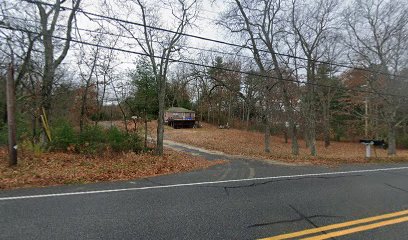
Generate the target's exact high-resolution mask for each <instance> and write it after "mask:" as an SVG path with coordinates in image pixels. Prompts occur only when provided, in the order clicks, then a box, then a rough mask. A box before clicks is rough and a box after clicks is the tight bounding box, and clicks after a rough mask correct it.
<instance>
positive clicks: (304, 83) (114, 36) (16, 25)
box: [0, 0, 408, 165]
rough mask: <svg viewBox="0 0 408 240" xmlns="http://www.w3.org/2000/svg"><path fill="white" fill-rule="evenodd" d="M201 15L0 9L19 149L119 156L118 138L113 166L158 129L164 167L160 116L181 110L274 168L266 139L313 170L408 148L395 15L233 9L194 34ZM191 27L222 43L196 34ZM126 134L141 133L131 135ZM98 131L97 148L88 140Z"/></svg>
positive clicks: (367, 2) (290, 6)
mask: <svg viewBox="0 0 408 240" xmlns="http://www.w3.org/2000/svg"><path fill="white" fill-rule="evenodd" d="M86 4H88V5H86ZM89 4H92V5H93V7H92V8H91V7H89ZM204 4H209V3H208V2H206V1H200V0H166V1H162V2H156V1H148V0H130V1H96V2H92V3H89V2H88V3H87V2H86V1H81V0H53V1H48V2H41V1H34V0H21V1H20V0H10V1H3V2H1V3H0V11H1V15H0V43H1V44H0V80H1V82H2V83H1V84H2V86H6V80H7V76H10V75H13V77H12V78H13V80H14V86H15V90H14V93H15V95H16V122H15V124H16V125H17V140H18V141H17V144H18V145H20V144H21V143H29V144H28V145H29V146H31V147H30V148H32V149H36V148H38V149H41V151H49V150H56V151H67V150H69V151H70V150H73V149H74V150H73V151H76V152H81V153H82V152H84V151H85V152H87V151H88V150H89V149H87V148H88V147H89V146H92V147H93V149H92V151H90V152H97V151H98V149H99V150H100V149H104V148H106V147H107V148H112V149H115V145H114V144H112V142H114V143H117V141H116V140H115V141H116V142H115V141H113V140H112V141H111V140H109V139H113V137H109V136H112V135H114V136H115V137H117V138H122V137H123V138H124V140H123V139H121V140H120V141H122V140H123V142H126V143H127V145H126V146H128V148H127V149H122V148H119V149H118V152H120V151H133V150H134V151H136V152H140V151H144V150H146V149H147V148H148V146H147V122H149V121H151V120H158V124H157V129H156V132H157V133H156V134H155V135H156V136H157V137H156V144H155V146H154V148H155V153H156V154H157V155H163V153H164V147H163V139H164V112H165V110H166V109H167V108H168V107H185V108H188V109H192V110H194V111H195V112H196V118H197V120H200V121H201V122H207V123H211V124H214V125H223V126H224V125H228V126H230V127H232V128H238V129H245V130H248V131H259V132H263V135H264V137H263V139H264V140H263V142H264V151H265V152H267V153H271V154H273V153H274V147H273V146H274V144H273V140H272V138H271V136H279V137H283V138H284V139H285V142H286V143H287V144H290V145H291V154H292V155H293V156H297V155H299V142H300V141H301V140H304V142H305V144H306V146H307V147H308V149H309V151H308V152H309V154H310V155H311V156H318V155H319V148H318V147H317V145H316V141H317V140H323V141H324V147H325V148H328V147H330V145H331V142H332V141H351V142H356V144H359V143H358V140H359V139H379V140H385V141H386V142H387V147H388V150H387V151H388V155H389V156H394V155H396V154H397V149H398V148H408V18H407V15H408V6H407V4H405V2H404V1H402V0H397V1H391V0H354V1H349V2H347V3H343V2H341V1H337V0H318V1H297V0H290V1H289V0H286V1H284V0H262V1H261V0H255V1H252V0H228V1H222V3H221V4H222V5H223V6H224V8H223V9H222V10H220V11H219V12H217V18H214V19H211V21H210V23H211V24H212V25H208V26H198V24H197V22H199V21H200V18H202V14H201V13H202V12H200V11H201V9H202V7H203V5H204ZM90 9H93V10H90ZM200 27H207V28H212V27H214V28H215V27H218V28H220V29H222V30H223V31H224V32H225V35H226V36H228V37H225V36H219V37H218V38H217V39H226V40H225V41H222V40H214V39H212V38H209V37H207V36H198V35H195V34H192V33H191V32H193V31H194V30H195V29H197V28H200ZM198 42H201V43H203V42H204V44H201V45H199V44H198ZM199 46H208V47H199ZM9 66H11V67H9ZM12 72H14V74H11V73H12ZM6 102H7V101H6V87H1V88H0V106H1V109H0V114H1V116H2V121H1V122H0V145H5V144H7V142H8V140H7V137H8V135H7V131H8V128H7V111H8V108H7V104H6ZM114 120H122V121H124V122H125V124H124V126H126V128H125V129H124V132H123V134H122V133H120V134H119V133H116V132H109V130H106V129H105V128H106V126H104V125H103V124H106V123H108V122H109V121H114ZM12 122H13V120H12ZM100 122H103V124H100ZM132 122H134V124H135V125H137V124H139V123H140V125H142V123H143V126H144V128H141V130H140V131H139V132H135V131H133V130H132V129H128V126H129V124H128V123H132ZM98 126H99V127H100V128H102V130H101V129H99V127H98ZM97 128H98V129H97ZM143 129H144V130H143ZM105 131H107V132H106V134H107V137H106V139H105V140H103V141H102V142H104V143H106V144H107V145H106V146H105V145H104V146H101V145H98V141H99V140H98V139H93V138H92V140H89V138H87V136H91V135H92V134H94V133H97V132H105ZM109 134H112V135H109ZM142 134H144V136H145V137H144V138H141V137H139V135H142ZM115 139H116V138H115ZM129 139H130V140H129ZM118 141H119V140H118ZM143 141H144V145H143V143H142V142H143ZM271 141H272V144H270V142H271ZM90 142H91V143H92V144H93V143H94V145H92V144H90ZM302 142H303V141H302ZM26 145H27V144H26ZM108 145H109V146H108ZM10 164H11V165H13V164H15V163H12V162H10Z"/></svg>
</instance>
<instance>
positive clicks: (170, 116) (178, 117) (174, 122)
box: [164, 107, 196, 128]
mask: <svg viewBox="0 0 408 240" xmlns="http://www.w3.org/2000/svg"><path fill="white" fill-rule="evenodd" d="M164 119H165V122H166V123H167V124H168V125H169V126H172V127H173V128H193V127H194V126H195V123H196V120H195V112H194V111H192V110H189V109H186V108H182V107H171V108H169V109H167V111H166V112H165V114H164Z"/></svg>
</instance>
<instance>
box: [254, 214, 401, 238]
mask: <svg viewBox="0 0 408 240" xmlns="http://www.w3.org/2000/svg"><path fill="white" fill-rule="evenodd" d="M407 214H408V210H404V211H399V212H394V213H387V214H384V215H379V216H374V217H368V218H362V219H357V220H353V221H349V222H343V223H336V224H331V225H327V226H324V227H318V228H312V229H307V230H303V231H299V232H293V233H287V234H282V235H278V236H274V237H269V238H262V239H260V240H282V239H289V238H296V237H301V236H306V235H310V234H314V233H322V232H325V231H329V230H335V229H339V228H345V227H352V226H355V225H358V224H363V223H372V222H375V221H379V220H384V219H389V218H395V217H401V216H403V215H407ZM367 226H370V225H366V226H362V227H367ZM381 226H383V225H381ZM381 226H378V227H381ZM384 226H385V225H384ZM351 229H353V228H351ZM351 229H347V230H351ZM368 229H371V228H368ZM368 229H367V230H368ZM347 230H343V231H347ZM361 231H363V230H361ZM339 232H342V231H339ZM333 233H334V232H333ZM350 233H351V232H350ZM329 234H331V233H329ZM321 236H325V235H321ZM317 237H320V236H317ZM328 238H330V237H328ZM306 239H309V238H306ZM310 239H314V238H313V237H312V238H310ZM316 239H320V238H316ZM322 239H323V238H322Z"/></svg>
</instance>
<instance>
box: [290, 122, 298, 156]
mask: <svg viewBox="0 0 408 240" xmlns="http://www.w3.org/2000/svg"><path fill="white" fill-rule="evenodd" d="M290 129H292V130H290ZM289 130H290V135H291V138H292V154H293V155H295V156H297V155H299V143H298V141H297V127H296V124H295V123H294V122H293V121H292V122H289Z"/></svg>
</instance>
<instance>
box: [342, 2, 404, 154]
mask: <svg viewBox="0 0 408 240" xmlns="http://www.w3.org/2000/svg"><path fill="white" fill-rule="evenodd" d="M407 15H408V7H407V5H406V4H405V2H404V1H390V0H356V1H354V2H353V3H352V4H350V5H349V6H348V8H347V9H346V10H345V11H344V20H345V21H344V22H345V24H346V27H347V38H346V45H347V46H348V47H349V48H350V49H351V59H352V60H354V61H355V62H356V64H358V65H360V66H361V65H363V66H364V67H365V68H367V69H371V73H372V74H369V76H368V77H367V79H366V80H367V84H366V86H367V88H368V89H370V90H372V91H374V92H376V93H377V94H375V98H377V99H381V101H382V104H383V105H384V107H383V108H382V116H383V117H382V120H383V121H384V122H385V123H386V124H387V126H388V144H389V148H388V154H389V155H395V154H396V128H397V126H398V125H399V124H400V123H401V122H403V120H404V119H405V118H406V117H404V116H401V115H399V110H400V109H401V107H402V106H403V103H404V99H402V98H398V97H393V96H390V95H389V94H391V95H392V94H406V89H405V88H401V83H402V82H403V81H402V79H400V78H398V77H397V75H398V74H400V73H401V71H402V70H403V69H404V68H407V64H408V59H407V55H408V49H407V48H406V46H407V44H408V37H407V33H408V18H407Z"/></svg>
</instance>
